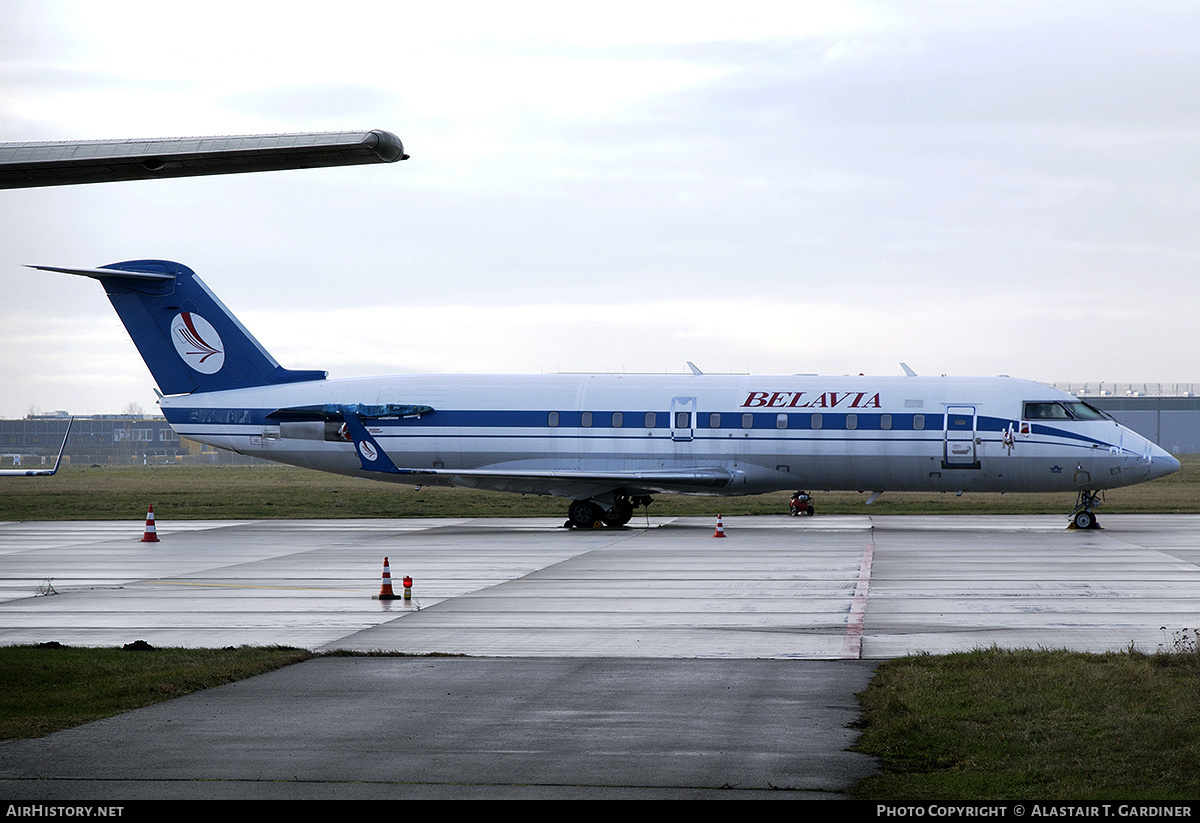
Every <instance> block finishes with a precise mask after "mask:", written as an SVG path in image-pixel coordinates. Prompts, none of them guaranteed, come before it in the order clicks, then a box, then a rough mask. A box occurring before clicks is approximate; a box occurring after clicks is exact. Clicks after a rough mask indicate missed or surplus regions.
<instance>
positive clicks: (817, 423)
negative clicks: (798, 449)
mask: <svg viewBox="0 0 1200 823" xmlns="http://www.w3.org/2000/svg"><path fill="white" fill-rule="evenodd" d="M809 425H810V426H812V427H813V428H814V429H819V428H821V427H822V426H824V425H825V417H824V416H823V415H821V414H814V415H813V416H812V422H811V423H810V424H809Z"/></svg>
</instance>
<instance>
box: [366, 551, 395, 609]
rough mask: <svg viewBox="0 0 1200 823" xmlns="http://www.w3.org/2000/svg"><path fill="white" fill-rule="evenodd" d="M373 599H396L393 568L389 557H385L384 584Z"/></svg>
mask: <svg viewBox="0 0 1200 823" xmlns="http://www.w3.org/2000/svg"><path fill="white" fill-rule="evenodd" d="M371 599H372V600H395V599H396V595H395V594H394V593H393V592H392V570H391V568H390V567H389V566H388V559H387V558H386V557H385V558H383V584H382V585H380V587H379V594H377V595H375V596H374V597H372V598H371Z"/></svg>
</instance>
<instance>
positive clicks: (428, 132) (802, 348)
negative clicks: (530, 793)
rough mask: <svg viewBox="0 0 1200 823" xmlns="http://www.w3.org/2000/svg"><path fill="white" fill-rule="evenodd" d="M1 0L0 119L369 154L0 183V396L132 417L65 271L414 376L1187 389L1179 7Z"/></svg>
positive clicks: (310, 358)
mask: <svg viewBox="0 0 1200 823" xmlns="http://www.w3.org/2000/svg"><path fill="white" fill-rule="evenodd" d="M434 5H435V4H430V3H415V2H414V3H408V2H387V3H380V4H374V5H372V6H369V7H361V6H356V7H346V10H345V11H335V10H333V9H334V8H335V7H334V6H331V5H330V4H328V3H305V2H286V3H269V2H255V3H242V2H239V3H224V2H211V1H210V2H207V3H204V4H202V5H199V6H197V5H187V4H167V3H161V2H153V3H132V2H121V1H120V0H112V1H111V2H108V3H95V2H53V1H52V0H50V1H48V0H30V1H28V2H27V1H26V0H5V2H4V3H3V4H2V5H0V22H2V23H3V24H2V25H0V141H24V140H58V139H89V138H125V137H177V136H189V135H211V134H255V133H275V132H298V131H325V130H335V131H337V130H354V129H364V130H365V129H372V128H380V129H386V130H388V131H392V132H394V133H395V134H397V135H398V136H399V137H400V138H401V139H402V140H403V142H404V145H405V149H406V150H407V151H408V153H409V154H410V155H411V159H409V160H406V161H404V162H400V163H395V164H391V165H383V166H361V167H349V168H341V169H322V170H310V171H287V172H272V173H266V174H252V175H236V176H225V177H211V178H194V179H187V180H175V181H148V182H131V183H108V184H102V185H93V186H76V187H56V188H46V189H28V190H12V191H3V192H0V295H2V297H0V415H3V416H5V417H9V416H21V415H24V414H26V413H28V412H29V411H31V410H33V411H51V410H55V409H67V410H69V411H71V412H72V413H77V414H86V413H101V412H113V411H120V410H121V409H123V408H125V407H126V406H128V405H129V404H131V403H136V404H138V405H140V406H141V407H143V408H144V409H146V410H152V409H153V408H154V394H153V390H152V385H153V383H152V380H151V378H150V376H149V373H148V372H147V371H146V369H145V367H144V366H143V365H142V362H141V359H140V358H139V357H138V355H137V352H136V350H135V349H134V348H133V346H132V344H131V343H129V341H128V338H127V337H126V335H125V332H124V330H123V329H122V327H121V326H120V324H119V322H118V321H117V320H116V317H115V315H114V314H113V312H112V310H111V308H110V307H109V305H108V301H107V300H106V299H105V297H104V294H103V291H102V289H101V288H100V286H99V285H98V284H97V283H95V282H94V281H90V280H87V279H85V278H79V277H71V276H67V275H57V274H51V273H45V272H35V271H32V270H30V269H27V268H24V266H25V264H31V263H32V264H49V265H70V266H96V265H103V264H105V263H112V262H116V261H120V260H128V259H135V258H146V257H159V258H164V259H170V260H178V261H179V262H182V263H185V264H187V265H188V266H190V267H191V268H193V269H195V270H196V271H197V272H198V273H199V274H200V276H201V277H202V278H203V279H204V280H205V282H207V283H208V284H209V286H210V287H211V288H212V289H213V290H214V291H216V292H217V294H218V295H220V296H221V298H222V299H223V300H224V302H225V303H226V304H227V305H228V306H229V307H230V308H231V309H233V310H234V312H235V313H237V314H238V316H239V317H240V318H241V319H242V320H243V322H244V323H245V325H246V326H248V327H249V328H250V330H251V331H252V332H254V333H255V335H256V336H257V337H258V338H259V339H260V341H262V342H263V344H264V345H265V346H266V347H267V348H268V349H269V350H270V351H271V352H272V353H273V354H274V355H275V357H276V358H277V359H278V360H279V361H280V362H281V363H282V364H283V365H284V366H287V367H289V368H323V369H327V370H328V371H329V372H330V375H331V376H332V377H348V376H354V375H361V374H375V373H395V372H414V371H438V372H501V373H505V372H518V373H528V372H533V373H537V372H557V371H615V372H621V371H625V372H664V371H671V372H681V371H685V370H686V365H685V364H686V361H688V360H692V361H694V362H695V363H696V364H697V365H698V366H699V367H700V368H702V369H704V370H705V371H713V372H731V371H732V372H745V371H751V372H759V373H794V372H822V373H834V374H842V373H858V372H866V373H883V374H899V373H900V366H899V363H900V361H905V362H907V363H908V364H910V365H911V366H912V367H913V368H914V369H916V370H917V371H918V372H921V373H927V374H939V373H950V374H1001V373H1003V374H1012V375H1020V376H1024V377H1031V378H1033V379H1037V380H1043V381H1046V382H1055V381H1075V382H1083V381H1099V380H1105V381H1151V382H1177V381H1200V360H1198V358H1197V356H1196V351H1197V348H1198V347H1197V345H1196V342H1195V338H1196V333H1195V332H1194V331H1193V328H1194V324H1195V319H1196V318H1197V317H1198V316H1200V305H1198V303H1200V300H1198V298H1200V280H1198V279H1197V273H1198V271H1200V49H1197V48H1196V45H1195V44H1196V42H1197V41H1198V40H1200V4H1196V3H1194V2H1156V3H1150V4H1147V3H1144V2H1124V1H1123V0H1114V1H1113V2H1107V1H1106V0H1089V2H1049V1H1048V0H1036V2H1004V0H991V1H990V2H977V3H976V2H950V1H949V0H904V1H903V2H899V1H897V2H830V0H822V2H790V3H760V2H753V0H749V1H747V0H743V2H738V3H728V2H720V3H716V2H712V3H709V2H698V1H697V0H692V1H691V2H686V3H682V2H680V3H666V2H663V3H656V2H653V0H642V2H635V3H622V2H607V3H603V4H595V3H592V4H586V5H585V4H570V3H562V2H554V3H531V2H519V1H518V2H509V3H503V4H499V3H466V2H463V3H455V2H447V3H442V4H436V8H434Z"/></svg>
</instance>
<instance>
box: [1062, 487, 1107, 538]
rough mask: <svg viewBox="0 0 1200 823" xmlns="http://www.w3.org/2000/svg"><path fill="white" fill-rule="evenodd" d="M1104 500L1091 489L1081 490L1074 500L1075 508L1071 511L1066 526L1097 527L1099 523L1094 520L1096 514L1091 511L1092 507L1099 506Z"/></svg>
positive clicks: (1078, 527)
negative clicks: (1069, 519) (1068, 522)
mask: <svg viewBox="0 0 1200 823" xmlns="http://www.w3.org/2000/svg"><path fill="white" fill-rule="evenodd" d="M1103 502H1104V501H1103V500H1101V499H1100V496H1099V495H1097V494H1096V493H1095V492H1093V491H1081V492H1080V493H1079V498H1078V500H1077V501H1076V502H1075V510H1074V511H1073V512H1071V523H1070V525H1068V526H1067V528H1068V529H1098V528H1100V523H1099V522H1098V521H1097V520H1096V515H1095V514H1093V513H1092V509H1094V508H1096V507H1097V506H1099V505H1100V504H1101V503H1103Z"/></svg>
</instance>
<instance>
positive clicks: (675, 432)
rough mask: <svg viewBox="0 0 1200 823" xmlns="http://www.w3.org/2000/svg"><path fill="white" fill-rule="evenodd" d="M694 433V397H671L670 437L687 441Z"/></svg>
mask: <svg viewBox="0 0 1200 823" xmlns="http://www.w3.org/2000/svg"><path fill="white" fill-rule="evenodd" d="M695 435H696V398H694V397H672V398H671V439H672V440H675V441H688V440H691V439H692V438H693V437H695Z"/></svg>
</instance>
